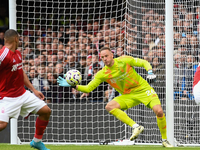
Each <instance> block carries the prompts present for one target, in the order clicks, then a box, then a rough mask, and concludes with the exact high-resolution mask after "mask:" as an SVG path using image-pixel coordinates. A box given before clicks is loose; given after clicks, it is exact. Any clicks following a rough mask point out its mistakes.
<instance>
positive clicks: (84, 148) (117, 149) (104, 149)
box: [0, 144, 199, 150]
mask: <svg viewBox="0 0 200 150" xmlns="http://www.w3.org/2000/svg"><path fill="white" fill-rule="evenodd" d="M46 147H47V148H49V149H51V150H164V149H166V148H165V147H162V146H141V145H140V146H139V145H133V146H118V145H48V144H47V145H46ZM167 149H170V150H199V147H173V148H167ZM0 150H35V149H33V148H31V147H30V146H29V145H10V144H0Z"/></svg>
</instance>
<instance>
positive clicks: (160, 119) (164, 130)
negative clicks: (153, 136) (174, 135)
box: [156, 114, 167, 139]
mask: <svg viewBox="0 0 200 150" xmlns="http://www.w3.org/2000/svg"><path fill="white" fill-rule="evenodd" d="M156 117H157V124H158V128H159V129H160V133H161V136H162V139H167V128H166V119H165V114H163V116H162V117H158V116H156Z"/></svg>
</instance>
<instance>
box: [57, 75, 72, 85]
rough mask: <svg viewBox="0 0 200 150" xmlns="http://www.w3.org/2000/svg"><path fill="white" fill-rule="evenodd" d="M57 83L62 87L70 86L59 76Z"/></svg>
mask: <svg viewBox="0 0 200 150" xmlns="http://www.w3.org/2000/svg"><path fill="white" fill-rule="evenodd" d="M57 82H58V85H59V86H64V87H70V86H71V85H69V84H68V83H67V81H66V80H65V79H64V78H62V77H60V76H59V77H58V78H57Z"/></svg>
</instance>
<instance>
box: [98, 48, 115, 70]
mask: <svg viewBox="0 0 200 150" xmlns="http://www.w3.org/2000/svg"><path fill="white" fill-rule="evenodd" d="M100 54H101V59H102V61H103V62H104V64H105V65H106V66H108V67H112V65H113V64H114V59H113V53H112V52H111V51H110V50H103V51H101V53H100Z"/></svg>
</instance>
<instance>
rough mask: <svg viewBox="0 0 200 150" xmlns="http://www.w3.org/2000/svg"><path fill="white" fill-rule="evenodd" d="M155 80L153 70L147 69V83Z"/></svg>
mask: <svg viewBox="0 0 200 150" xmlns="http://www.w3.org/2000/svg"><path fill="white" fill-rule="evenodd" d="M155 81H156V75H155V74H153V71H152V70H149V71H148V75H147V82H148V83H153V82H155Z"/></svg>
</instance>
